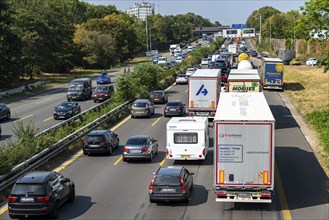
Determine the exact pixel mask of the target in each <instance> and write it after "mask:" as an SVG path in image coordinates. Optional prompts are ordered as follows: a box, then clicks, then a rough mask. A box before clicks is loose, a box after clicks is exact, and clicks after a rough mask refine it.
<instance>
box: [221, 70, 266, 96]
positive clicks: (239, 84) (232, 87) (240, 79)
mask: <svg viewBox="0 0 329 220" xmlns="http://www.w3.org/2000/svg"><path fill="white" fill-rule="evenodd" d="M226 91H227V92H261V91H262V86H261V79H260V77H259V75H231V74H230V75H229V76H228V79H227V89H226Z"/></svg>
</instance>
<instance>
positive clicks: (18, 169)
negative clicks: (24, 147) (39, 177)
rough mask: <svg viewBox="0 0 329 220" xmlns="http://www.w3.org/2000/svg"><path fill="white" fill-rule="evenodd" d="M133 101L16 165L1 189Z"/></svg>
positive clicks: (1, 182) (1, 184)
mask: <svg viewBox="0 0 329 220" xmlns="http://www.w3.org/2000/svg"><path fill="white" fill-rule="evenodd" d="M130 104H131V102H129V101H127V102H125V103H123V104H122V105H120V106H118V107H116V108H115V109H113V110H112V111H110V112H109V113H107V114H105V115H102V116H101V117H100V118H97V119H95V120H94V121H93V122H91V123H89V124H88V125H86V126H84V127H82V128H80V129H79V130H77V131H75V132H73V133H72V134H70V135H68V136H66V137H65V138H63V139H62V140H60V141H58V142H57V143H55V144H53V145H51V146H50V147H49V148H46V149H44V150H43V151H41V152H40V153H38V154H36V155H34V156H33V157H31V158H30V159H28V160H26V161H25V162H22V163H20V164H18V165H17V166H15V167H14V168H13V169H12V170H11V171H10V172H9V173H7V174H5V175H3V176H2V177H1V180H0V191H2V190H4V189H5V188H7V187H8V186H10V185H12V184H14V183H15V182H16V180H17V179H18V178H19V177H20V176H21V175H23V174H25V173H27V172H29V171H31V170H33V169H35V168H37V167H39V166H41V165H42V164H44V163H45V162H46V161H48V160H50V159H51V158H53V157H55V156H57V155H58V154H59V153H61V152H62V151H64V150H65V149H67V148H68V147H69V146H70V145H71V144H72V143H74V142H76V141H77V140H79V139H80V138H82V137H83V136H85V135H86V134H88V133H89V132H90V131H91V130H93V129H95V128H97V127H99V126H101V125H103V124H104V123H106V122H108V121H109V120H111V119H112V118H114V117H115V116H117V115H119V114H120V113H122V112H123V111H125V110H127V109H128V108H129V106H130Z"/></svg>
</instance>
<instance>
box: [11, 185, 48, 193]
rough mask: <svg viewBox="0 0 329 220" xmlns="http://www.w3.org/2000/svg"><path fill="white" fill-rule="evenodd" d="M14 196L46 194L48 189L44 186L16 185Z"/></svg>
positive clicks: (13, 191)
mask: <svg viewBox="0 0 329 220" xmlns="http://www.w3.org/2000/svg"><path fill="white" fill-rule="evenodd" d="M11 193H12V194H24V195H25V194H29V195H33V194H45V193H46V188H45V185H44V184H15V186H14V187H13V190H12V192H11Z"/></svg>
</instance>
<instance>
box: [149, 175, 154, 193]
mask: <svg viewBox="0 0 329 220" xmlns="http://www.w3.org/2000/svg"><path fill="white" fill-rule="evenodd" d="M154 179H155V177H152V180H151V183H150V186H149V191H150V192H152V191H153V186H154Z"/></svg>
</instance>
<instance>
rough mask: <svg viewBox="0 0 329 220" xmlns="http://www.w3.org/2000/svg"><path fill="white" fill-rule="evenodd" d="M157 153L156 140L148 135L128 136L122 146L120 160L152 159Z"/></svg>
mask: <svg viewBox="0 0 329 220" xmlns="http://www.w3.org/2000/svg"><path fill="white" fill-rule="evenodd" d="M157 153H158V141H157V140H155V139H154V138H153V137H151V136H148V135H135V136H130V137H129V138H128V140H127V142H126V144H125V146H124V148H123V153H122V160H123V161H127V160H131V159H144V160H145V159H147V160H149V161H152V160H153V157H154V156H155V155H156V154H157Z"/></svg>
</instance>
